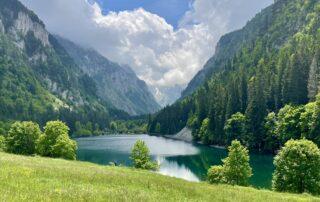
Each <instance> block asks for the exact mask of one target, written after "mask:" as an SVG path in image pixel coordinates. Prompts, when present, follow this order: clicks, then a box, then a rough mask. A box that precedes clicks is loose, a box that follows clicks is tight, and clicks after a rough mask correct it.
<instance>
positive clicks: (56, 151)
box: [52, 134, 77, 160]
mask: <svg viewBox="0 0 320 202" xmlns="http://www.w3.org/2000/svg"><path fill="white" fill-rule="evenodd" d="M76 151H77V144H76V142H75V141H73V140H71V139H70V138H69V137H68V136H67V135H66V134H62V135H60V136H59V137H58V138H57V141H56V143H55V144H54V145H53V147H52V156H53V157H56V158H64V159H68V160H75V159H76Z"/></svg>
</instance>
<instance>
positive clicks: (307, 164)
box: [272, 139, 320, 194]
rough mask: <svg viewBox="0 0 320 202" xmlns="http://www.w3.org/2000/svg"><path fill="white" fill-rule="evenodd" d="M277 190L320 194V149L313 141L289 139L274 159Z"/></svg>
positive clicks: (274, 182)
mask: <svg viewBox="0 0 320 202" xmlns="http://www.w3.org/2000/svg"><path fill="white" fill-rule="evenodd" d="M274 165H275V168H276V169H275V172H274V174H273V180H272V186H273V189H274V190H276V191H281V192H293V193H304V192H307V193H311V194H320V183H319V182H320V172H319V168H320V150H319V148H318V147H317V145H315V144H314V143H313V142H311V141H309V140H306V139H302V140H289V141H288V142H287V143H286V144H285V146H284V147H283V148H282V149H281V150H280V152H279V154H278V155H277V156H276V157H275V160H274Z"/></svg>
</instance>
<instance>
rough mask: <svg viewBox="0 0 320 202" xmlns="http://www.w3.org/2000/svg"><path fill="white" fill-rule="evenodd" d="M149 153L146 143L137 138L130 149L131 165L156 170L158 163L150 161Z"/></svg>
mask: <svg viewBox="0 0 320 202" xmlns="http://www.w3.org/2000/svg"><path fill="white" fill-rule="evenodd" d="M149 153H150V152H149V148H148V147H147V145H146V143H145V142H144V141H142V140H138V141H137V142H136V143H135V145H134V146H133V148H132V150H131V157H130V158H131V160H132V162H133V166H134V167H135V168H138V169H144V170H156V169H157V168H158V164H157V163H156V162H152V161H151V158H150V154H149Z"/></svg>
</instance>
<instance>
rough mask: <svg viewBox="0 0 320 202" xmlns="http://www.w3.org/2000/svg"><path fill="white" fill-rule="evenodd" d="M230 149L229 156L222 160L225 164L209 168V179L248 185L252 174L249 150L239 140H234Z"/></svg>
mask: <svg viewBox="0 0 320 202" xmlns="http://www.w3.org/2000/svg"><path fill="white" fill-rule="evenodd" d="M228 150H229V154H228V157H227V158H225V159H223V160H222V162H223V166H213V167H211V168H210V169H209V171H208V181H209V182H210V183H227V184H232V185H240V186H247V185H248V184H249V179H250V177H251V176H252V169H251V167H250V164H249V159H250V158H249V152H248V150H247V149H246V148H245V147H244V146H242V145H241V143H240V142H239V141H238V140H234V141H232V143H231V146H229V147H228Z"/></svg>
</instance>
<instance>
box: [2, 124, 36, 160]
mask: <svg viewBox="0 0 320 202" xmlns="http://www.w3.org/2000/svg"><path fill="white" fill-rule="evenodd" d="M40 135H41V130H40V127H39V125H38V124H36V123H33V122H16V123H14V124H13V125H12V126H11V128H10V130H9V133H8V136H7V138H6V143H7V148H6V150H7V151H8V152H11V153H15V154H23V155H31V154H34V153H36V142H37V140H38V138H39V137H40Z"/></svg>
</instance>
